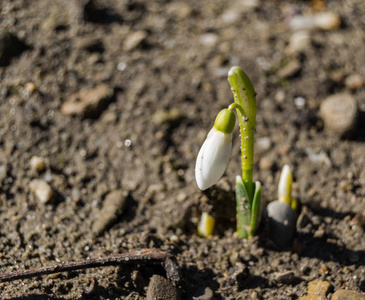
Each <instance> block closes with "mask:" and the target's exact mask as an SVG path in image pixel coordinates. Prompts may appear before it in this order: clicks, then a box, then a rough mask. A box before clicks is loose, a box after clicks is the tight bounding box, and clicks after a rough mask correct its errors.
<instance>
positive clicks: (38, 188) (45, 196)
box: [29, 179, 53, 204]
mask: <svg viewBox="0 0 365 300" xmlns="http://www.w3.org/2000/svg"><path fill="white" fill-rule="evenodd" d="M29 189H30V190H31V191H32V192H33V193H34V195H35V196H36V198H37V199H38V200H39V201H40V202H41V203H43V204H45V203H47V202H49V201H50V200H51V199H52V197H53V191H52V188H51V187H50V185H49V184H48V183H47V182H46V181H44V180H41V179H33V180H32V181H31V182H30V183H29Z"/></svg>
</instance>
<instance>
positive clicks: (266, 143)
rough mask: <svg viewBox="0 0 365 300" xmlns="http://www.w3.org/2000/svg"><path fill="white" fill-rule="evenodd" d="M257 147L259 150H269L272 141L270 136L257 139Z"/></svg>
mask: <svg viewBox="0 0 365 300" xmlns="http://www.w3.org/2000/svg"><path fill="white" fill-rule="evenodd" d="M256 144H257V147H258V149H259V151H267V150H269V149H270V147H271V145H272V143H271V139H270V138H269V137H262V138H259V139H258V140H257V143H256Z"/></svg>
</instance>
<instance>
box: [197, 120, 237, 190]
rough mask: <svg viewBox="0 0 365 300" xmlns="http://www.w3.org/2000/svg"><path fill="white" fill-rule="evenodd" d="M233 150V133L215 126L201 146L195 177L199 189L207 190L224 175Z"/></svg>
mask: <svg viewBox="0 0 365 300" xmlns="http://www.w3.org/2000/svg"><path fill="white" fill-rule="evenodd" d="M231 150H232V133H223V132H221V131H218V130H216V129H215V128H214V127H213V128H212V129H211V130H210V132H209V133H208V136H207V139H206V140H205V141H204V144H203V146H202V147H201V149H200V151H199V154H198V157H197V159H196V165H195V179H196V183H197V184H198V187H199V189H201V190H206V189H207V188H209V187H211V186H212V185H213V184H215V183H217V181H218V180H219V179H220V178H221V177H222V176H223V173H224V172H225V170H226V168H227V165H228V161H229V157H230V155H231Z"/></svg>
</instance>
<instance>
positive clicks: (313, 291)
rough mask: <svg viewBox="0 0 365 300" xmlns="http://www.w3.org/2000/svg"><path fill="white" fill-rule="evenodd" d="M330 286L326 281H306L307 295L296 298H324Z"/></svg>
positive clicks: (314, 299)
mask: <svg viewBox="0 0 365 300" xmlns="http://www.w3.org/2000/svg"><path fill="white" fill-rule="evenodd" d="M330 286H331V285H330V283H329V282H328V281H322V280H313V281H311V282H309V283H308V287H307V295H306V296H303V297H299V298H298V300H326V299H327V298H326V296H327V294H328V292H329V289H330Z"/></svg>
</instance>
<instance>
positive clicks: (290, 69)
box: [277, 60, 302, 79]
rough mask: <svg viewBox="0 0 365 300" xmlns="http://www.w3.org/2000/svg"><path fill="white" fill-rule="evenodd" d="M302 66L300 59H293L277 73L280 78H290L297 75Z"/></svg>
mask: <svg viewBox="0 0 365 300" xmlns="http://www.w3.org/2000/svg"><path fill="white" fill-rule="evenodd" d="M301 68H302V66H301V64H300V61H299V60H292V61H291V62H289V63H288V64H287V65H286V66H284V67H283V68H281V69H280V70H279V71H278V73H277V75H278V77H279V78H280V79H288V78H290V77H294V76H295V75H297V74H298V73H299V71H300V69H301Z"/></svg>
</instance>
